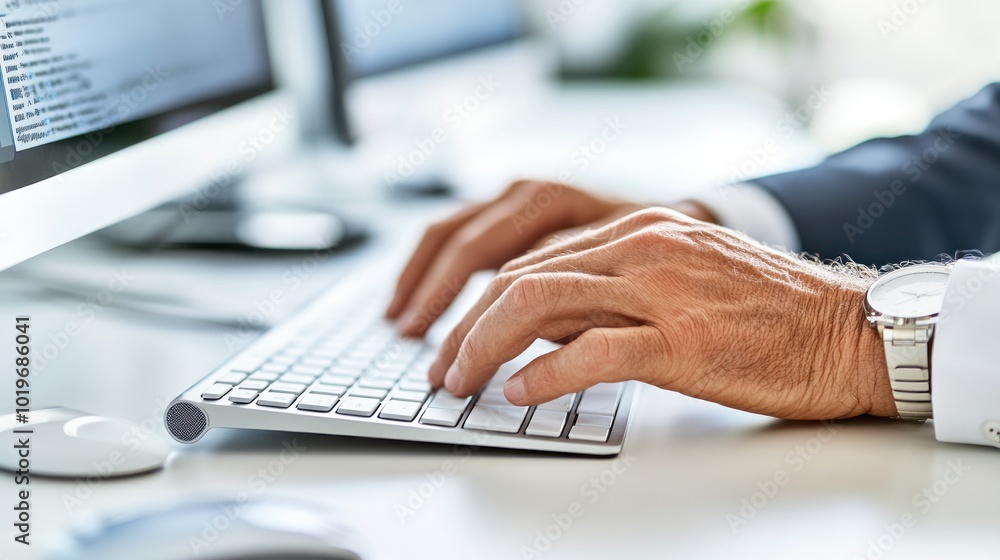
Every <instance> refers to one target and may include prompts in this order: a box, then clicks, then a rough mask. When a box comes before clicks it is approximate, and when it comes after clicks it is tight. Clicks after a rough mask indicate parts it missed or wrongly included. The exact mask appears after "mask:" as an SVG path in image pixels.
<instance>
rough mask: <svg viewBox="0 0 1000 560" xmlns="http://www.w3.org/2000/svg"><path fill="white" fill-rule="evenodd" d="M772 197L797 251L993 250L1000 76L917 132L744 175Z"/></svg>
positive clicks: (896, 257) (999, 208) (890, 256)
mask: <svg viewBox="0 0 1000 560" xmlns="http://www.w3.org/2000/svg"><path fill="white" fill-rule="evenodd" d="M751 182H752V183H755V184H757V185H759V186H761V187H763V188H764V189H766V190H767V191H769V192H770V193H771V194H773V195H774V196H775V198H777V199H778V201H779V202H780V203H781V204H782V205H783V206H784V207H785V209H786V210H788V212H789V215H790V216H791V218H792V221H793V222H794V224H795V226H796V228H797V230H798V233H799V238H800V240H801V242H802V250H803V251H805V252H808V253H813V254H817V255H819V256H820V257H821V258H824V259H829V258H837V257H839V256H841V255H847V256H849V257H851V258H852V259H853V260H855V261H856V262H859V263H863V264H876V265H882V264H887V263H895V262H900V261H904V260H915V259H933V258H936V257H938V256H940V255H942V254H947V255H951V256H954V255H955V253H956V252H957V251H962V250H980V251H983V252H984V253H992V252H995V251H998V250H1000V83H998V84H992V85H990V86H988V87H986V88H985V89H983V90H982V91H981V92H979V93H978V94H977V95H976V96H975V97H972V98H970V99H967V100H965V101H963V102H961V103H959V104H958V105H956V106H955V107H954V108H952V109H950V110H948V111H947V112H945V113H942V114H941V115H940V116H938V117H937V118H936V119H934V120H933V121H932V122H931V124H930V126H929V127H928V128H927V130H925V131H924V132H923V133H921V134H919V135H916V136H901V137H898V138H882V139H877V140H871V141H868V142H865V143H863V144H860V145H858V146H855V147H854V148H851V149H849V150H847V151H845V152H841V153H839V154H836V155H833V156H830V157H829V158H827V159H826V161H824V162H823V163H822V164H820V165H818V166H816V167H813V168H809V169H803V170H800V171H793V172H790V173H783V174H780V175H773V176H770V177H764V178H760V179H755V180H753V181H751Z"/></svg>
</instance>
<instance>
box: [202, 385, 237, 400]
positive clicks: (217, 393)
mask: <svg viewBox="0 0 1000 560" xmlns="http://www.w3.org/2000/svg"><path fill="white" fill-rule="evenodd" d="M232 388H233V386H232V385H226V384H225V383H216V384H215V385H212V386H211V387H209V388H208V389H205V392H204V393H202V394H201V398H203V399H205V400H206V401H217V400H219V399H221V398H222V397H224V396H226V393H228V392H229V390H230V389H232Z"/></svg>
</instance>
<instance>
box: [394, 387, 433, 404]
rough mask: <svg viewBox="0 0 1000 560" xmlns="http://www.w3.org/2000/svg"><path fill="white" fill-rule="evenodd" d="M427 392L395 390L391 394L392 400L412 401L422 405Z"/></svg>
mask: <svg viewBox="0 0 1000 560" xmlns="http://www.w3.org/2000/svg"><path fill="white" fill-rule="evenodd" d="M427 395H428V393H427V391H402V390H399V389H396V390H395V391H394V392H393V393H392V398H394V399H396V400H400V401H412V402H417V403H422V402H424V401H425V400H427Z"/></svg>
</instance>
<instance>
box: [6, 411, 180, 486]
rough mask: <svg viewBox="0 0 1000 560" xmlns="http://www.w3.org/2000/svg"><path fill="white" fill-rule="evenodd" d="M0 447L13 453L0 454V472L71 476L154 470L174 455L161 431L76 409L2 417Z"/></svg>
mask: <svg viewBox="0 0 1000 560" xmlns="http://www.w3.org/2000/svg"><path fill="white" fill-rule="evenodd" d="M0 448H2V449H5V450H7V451H8V452H6V453H0V469H4V470H8V471H14V472H18V471H22V472H27V473H30V475H44V476H57V477H71V478H85V477H91V476H97V477H101V478H110V477H115V476H125V475H131V474H138V473H142V472H147V471H152V470H155V469H158V468H160V467H161V466H163V463H164V461H166V460H167V455H169V454H170V446H169V444H168V443H167V442H166V441H165V440H164V438H163V437H161V436H159V435H158V434H156V433H149V432H148V431H146V430H142V429H141V428H140V427H139V426H137V425H136V424H133V423H131V422H126V421H124V420H115V419H112V418H106V417H104V416H95V415H93V414H87V413H86V412H81V411H79V410H73V409H71V408H46V409H42V410H32V411H30V412H27V413H25V414H24V415H21V414H6V415H3V416H0ZM10 451H16V452H10Z"/></svg>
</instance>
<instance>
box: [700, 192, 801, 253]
mask: <svg viewBox="0 0 1000 560" xmlns="http://www.w3.org/2000/svg"><path fill="white" fill-rule="evenodd" d="M694 200H695V201H696V202H698V203H699V204H701V205H702V206H704V207H705V208H707V209H708V210H709V211H711V212H712V214H714V215H715V217H716V218H718V219H719V223H720V224H722V225H724V226H726V227H727V228H730V229H735V230H737V231H742V232H743V233H745V234H747V235H749V236H750V237H753V238H754V239H756V240H757V241H760V242H763V243H766V244H768V245H772V246H774V247H782V248H784V249H787V250H789V251H793V252H797V251H799V250H800V247H801V243H800V242H799V234H798V231H796V229H795V224H794V222H792V218H791V216H789V215H788V211H787V210H785V208H784V206H782V205H781V203H780V202H778V200H777V199H775V198H774V195H772V194H771V193H769V192H768V191H767V190H765V189H763V188H761V187H758V186H756V185H751V184H747V183H741V184H736V185H727V186H725V187H722V188H720V189H716V190H714V191H712V192H710V193H705V194H704V195H702V196H698V197H695V198H694Z"/></svg>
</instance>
